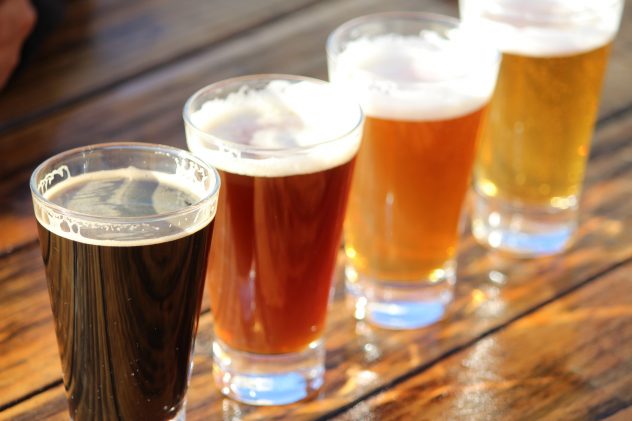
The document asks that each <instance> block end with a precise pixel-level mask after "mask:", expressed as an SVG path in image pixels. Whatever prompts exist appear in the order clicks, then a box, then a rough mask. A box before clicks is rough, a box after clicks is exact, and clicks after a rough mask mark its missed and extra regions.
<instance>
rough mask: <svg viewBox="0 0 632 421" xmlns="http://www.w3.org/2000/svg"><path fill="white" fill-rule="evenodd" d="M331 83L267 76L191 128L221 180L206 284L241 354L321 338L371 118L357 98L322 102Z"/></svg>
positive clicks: (212, 103)
mask: <svg viewBox="0 0 632 421" xmlns="http://www.w3.org/2000/svg"><path fill="white" fill-rule="evenodd" d="M249 80H255V79H245V80H244V84H246V83H248V81H249ZM234 83H239V81H238V80H237V81H236V82H234ZM329 89H330V88H329V87H328V85H326V84H324V83H322V85H321V83H318V84H316V83H315V82H313V81H310V80H307V81H303V82H299V83H294V82H292V83H288V82H286V81H282V80H278V81H274V80H273V81H267V82H266V85H262V86H259V88H258V89H246V88H245V87H244V89H242V90H241V91H237V92H234V93H232V94H230V95H228V96H227V97H225V98H219V99H212V100H209V101H208V102H207V103H206V104H204V105H203V106H202V108H201V109H200V110H199V111H197V112H195V113H193V115H192V116H191V120H192V123H193V125H194V126H195V127H194V126H193V125H188V126H187V130H188V132H187V139H188V144H189V149H190V150H191V151H192V152H194V153H195V154H196V155H198V156H200V157H202V158H204V159H205V160H207V162H209V163H210V164H211V165H213V166H216V167H217V168H218V169H219V172H220V175H221V179H222V191H221V193H220V203H219V209H218V213H217V225H216V229H215V236H214V240H213V247H212V248H211V255H210V262H209V264H210V271H209V275H208V283H207V285H208V291H209V295H210V297H211V308H212V311H213V316H214V322H215V325H214V330H215V335H216V337H217V338H218V339H219V340H221V341H222V342H223V343H224V344H226V345H228V346H229V347H230V348H232V349H234V350H239V351H246V352H249V353H255V354H287V353H294V352H299V351H302V350H304V349H306V347H307V346H308V345H309V344H310V343H312V342H314V341H316V340H317V339H319V338H320V337H321V336H322V332H323V327H324V323H325V316H326V311H327V303H328V299H329V295H330V289H331V282H332V275H333V271H334V265H335V263H336V256H337V254H338V249H339V245H340V240H341V232H342V224H343V219H344V210H345V208H346V203H347V195H348V191H349V187H350V184H351V175H352V171H353V167H354V162H355V159H354V157H355V154H356V151H357V148H358V144H359V140H360V139H359V135H360V132H359V126H360V121H361V113H360V112H359V108H358V107H357V105H356V106H355V107H354V108H353V110H354V114H353V115H348V114H349V112H348V111H345V110H344V108H342V111H341V112H337V107H338V105H337V104H335V103H332V104H325V105H323V104H322V103H321V102H320V101H322V97H323V95H322V92H323V90H324V92H327V91H328V90H329ZM325 97H327V95H325ZM314 110H325V111H319V112H317V113H315V112H314ZM345 127H346V128H345ZM354 129H356V130H354ZM350 131H351V132H352V133H350V134H349V132H350ZM334 133H343V134H344V136H342V137H340V138H335V137H331V136H333V134H334ZM326 140H331V141H330V142H324V141H326ZM222 148H223V149H224V150H222ZM240 399H243V398H240Z"/></svg>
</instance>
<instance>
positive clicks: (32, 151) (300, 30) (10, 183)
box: [0, 0, 632, 254]
mask: <svg viewBox="0 0 632 421" xmlns="http://www.w3.org/2000/svg"><path fill="white" fill-rule="evenodd" d="M254 3H258V2H254ZM393 9H402V10H431V11H434V12H437V13H444V14H451V15H456V14H457V8H456V2H454V1H442V0H425V1H419V0H417V1H415V0H394V1H391V2H382V1H379V0H349V1H344V2H343V1H340V2H336V4H335V6H334V5H333V4H330V3H323V4H318V5H315V6H312V7H310V8H309V10H304V11H301V12H298V13H296V14H292V15H289V16H288V17H286V18H284V19H281V20H280V21H278V22H276V23H275V24H274V25H268V26H262V27H260V28H257V29H256V30H253V31H249V32H248V33H247V34H245V35H243V36H239V37H234V38H232V39H230V40H227V41H226V42H223V43H221V44H219V45H217V46H216V47H214V48H210V49H208V50H207V51H204V52H203V53H201V54H199V55H195V56H193V57H189V58H187V59H183V60H181V61H178V62H177V63H174V64H172V65H169V66H166V67H164V68H160V69H158V70H157V71H155V72H151V73H149V74H147V75H146V76H145V77H143V78H140V79H134V80H131V81H129V82H128V83H123V84H121V85H120V86H115V87H113V88H112V89H110V90H108V92H107V93H105V94H103V95H98V96H97V97H95V98H93V99H90V100H89V101H86V102H84V103H80V104H75V105H73V106H69V107H65V108H64V109H63V110H60V111H58V112H55V113H53V114H51V115H50V116H48V117H46V118H42V119H41V120H39V121H38V122H37V123H35V124H33V125H29V126H26V127H22V128H20V129H19V130H14V131H11V132H9V133H6V134H4V135H0V160H1V162H2V165H0V226H5V225H6V226H10V227H12V235H4V236H3V237H2V239H0V254H2V253H6V252H9V251H10V250H12V249H14V248H16V247H19V246H20V245H22V244H24V243H28V242H29V241H34V240H35V229H34V227H35V226H34V225H33V223H32V210H31V207H30V203H29V201H30V196H29V192H28V188H27V182H28V177H29V176H30V173H31V172H32V170H33V169H34V168H35V166H36V165H37V163H39V162H41V161H42V160H44V159H45V158H47V157H49V156H51V155H53V154H54V153H57V152H60V151H62V150H66V149H69V148H72V147H77V146H81V145H86V144H91V143H97V142H103V141H110V140H116V139H137V140H143V141H148V142H156V143H164V144H170V145H174V146H179V147H186V145H185V142H184V136H183V128H182V122H181V109H182V106H183V104H184V101H185V100H186V98H187V97H188V96H189V95H190V94H191V93H193V92H194V91H195V90H196V89H197V88H199V87H201V86H204V85H205V84H207V83H210V82H213V81H217V80H221V79H224V78H227V77H231V76H237V75H243V74H250V73H265V72H277V73H278V72H281V73H295V74H305V75H309V76H315V77H320V78H325V77H326V63H325V54H324V45H325V40H326V37H327V35H328V34H329V32H330V31H331V30H333V29H334V28H335V27H336V26H337V25H339V24H340V23H342V22H344V21H345V20H347V19H349V18H352V17H354V16H358V15H362V14H367V13H371V12H377V11H384V10H393ZM625 22H632V8H627V9H626V16H625V19H624V23H625ZM628 39H629V40H630V41H628ZM628 45H632V25H625V24H624V25H623V26H622V31H621V36H620V37H619V38H618V39H617V41H616V43H615V47H614V51H613V55H612V60H611V66H610V69H609V73H608V76H607V78H606V87H605V91H604V97H603V101H602V107H601V110H602V114H603V115H609V114H611V113H613V112H615V111H616V110H619V109H621V108H622V107H625V106H627V105H630V104H632V84H630V83H628V78H627V71H628V70H627V69H629V68H630V67H631V66H632V48H627V47H628ZM9 157H10V158H9Z"/></svg>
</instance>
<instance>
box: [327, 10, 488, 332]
mask: <svg viewBox="0 0 632 421" xmlns="http://www.w3.org/2000/svg"><path fill="white" fill-rule="evenodd" d="M378 28H379V29H378ZM328 53H329V72H330V78H331V80H332V82H333V83H334V84H336V85H337V86H340V87H341V88H342V89H348V90H350V91H351V92H352V93H353V94H354V95H355V97H356V98H358V99H359V100H360V103H361V105H362V107H363V109H364V111H365V113H366V120H365V124H364V131H363V138H362V144H361V146H360V151H359V153H358V157H357V160H356V171H355V173H354V177H353V182H352V186H351V194H350V198H349V207H348V211H347V215H346V218H345V229H344V237H345V252H346V255H347V258H348V259H347V260H348V262H347V267H346V274H347V289H348V290H349V291H350V292H351V294H352V295H353V296H356V297H358V299H357V300H356V316H357V317H364V316H366V317H367V318H368V319H369V320H370V321H372V322H373V323H375V324H378V325H381V326H383V327H389V328H397V329H403V328H413V327H418V326H422V325H424V324H428V323H431V322H433V321H435V320H437V319H438V318H439V317H441V315H442V314H443V310H444V306H445V305H446V304H447V302H449V301H450V299H451V296H452V289H451V288H452V285H453V283H454V273H455V270H454V269H455V254H456V248H457V244H458V238H459V226H460V219H461V210H462V207H463V203H464V200H465V195H466V192H467V190H468V187H469V180H470V173H471V170H472V165H473V162H474V157H475V151H476V144H477V138H478V134H479V127H480V124H481V121H483V120H484V118H485V115H486V110H487V104H488V102H489V100H490V97H491V95H492V92H493V89H494V84H495V81H496V74H497V70H498V62H499V55H498V53H497V52H496V51H494V50H493V49H491V48H490V47H487V46H486V45H485V44H483V43H480V42H477V40H476V38H475V37H474V36H472V34H470V33H467V32H464V31H462V30H461V27H460V26H459V22H458V21H457V20H455V19H451V18H445V17H440V16H436V15H426V14H420V13H385V14H381V15H372V16H366V17H364V18H358V19H356V20H353V21H350V22H348V23H346V24H344V25H343V26H341V27H340V28H338V30H336V31H335V32H334V33H333V34H332V35H331V36H330V39H329V44H328ZM363 305H364V306H365V307H366V311H364V310H362V308H361V306H363ZM365 313H366V314H365Z"/></svg>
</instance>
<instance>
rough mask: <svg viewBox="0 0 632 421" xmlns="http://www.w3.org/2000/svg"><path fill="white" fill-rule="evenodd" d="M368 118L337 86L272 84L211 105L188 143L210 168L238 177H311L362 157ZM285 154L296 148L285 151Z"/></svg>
mask: <svg viewBox="0 0 632 421" xmlns="http://www.w3.org/2000/svg"><path fill="white" fill-rule="evenodd" d="M361 118H362V113H361V110H360V108H359V106H358V105H357V104H356V103H355V102H354V101H353V100H352V99H351V98H350V97H348V96H346V95H344V94H343V93H341V92H340V91H338V90H336V89H333V88H332V87H331V85H329V84H325V83H316V82H309V81H301V82H298V83H290V82H287V81H283V80H275V81H271V82H270V83H269V84H268V85H267V86H266V87H265V88H264V89H261V90H252V89H246V88H242V89H241V90H239V91H238V92H234V93H231V94H229V95H228V96H227V97H226V98H225V99H216V100H210V101H207V102H206V103H204V104H203V105H202V106H201V107H200V109H199V110H197V111H195V112H193V113H191V115H190V120H191V123H193V125H194V126H195V127H191V126H190V125H189V124H187V125H186V133H187V144H188V146H189V149H190V150H191V152H193V153H194V154H196V155H198V156H199V157H201V158H203V159H204V160H206V161H207V162H208V163H209V164H210V165H212V166H214V167H216V168H218V169H221V170H224V171H227V172H230V173H235V174H242V175H249V176H259V177H278V176H288V175H296V174H309V173H314V172H318V171H322V170H325V169H329V168H333V167H336V166H339V165H342V164H344V163H346V162H349V161H350V160H351V159H352V158H353V157H354V156H355V154H356V152H357V150H358V147H359V144H360V135H361V129H360V128H359V126H360V125H359V123H360V120H361ZM282 149H293V150H292V151H282Z"/></svg>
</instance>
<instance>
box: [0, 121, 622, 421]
mask: <svg viewBox="0 0 632 421" xmlns="http://www.w3.org/2000/svg"><path fill="white" fill-rule="evenodd" d="M630 133H632V114H630V115H629V116H628V118H626V119H625V120H622V121H617V122H612V123H611V124H610V125H608V126H605V127H603V128H602V130H601V132H600V141H601V142H600V147H601V148H608V149H610V150H611V151H616V153H602V154H597V155H596V158H595V160H594V162H593V165H592V166H591V167H590V169H589V177H588V178H589V180H590V183H589V186H588V188H587V190H586V193H585V195H584V200H583V203H582V205H583V206H584V208H583V209H584V215H585V216H584V223H583V224H582V226H581V229H580V232H579V236H578V240H577V243H576V244H575V245H574V246H573V247H572V248H571V249H570V250H569V251H568V252H566V253H564V254H563V255H561V256H557V257H549V258H543V259H538V260H520V259H510V258H507V257H504V256H502V255H499V254H497V253H487V252H486V251H485V250H484V249H482V248H481V247H479V246H477V245H476V244H474V242H473V240H472V239H471V237H470V236H469V235H468V236H466V237H465V240H464V242H463V246H462V253H461V255H460V257H459V264H460V268H459V279H460V282H459V284H458V297H457V300H456V301H455V303H454V305H453V306H452V310H451V314H450V315H449V317H448V318H447V319H446V320H445V321H443V322H441V323H438V324H436V325H434V326H430V327H428V328H425V329H420V330H416V331H408V332H389V331H384V330H380V329H374V328H371V327H370V326H367V325H366V324H364V323H356V322H354V320H353V319H352V317H351V309H350V308H349V307H348V305H347V303H345V301H344V295H343V294H342V292H341V291H340V288H339V290H338V294H337V295H336V299H335V300H334V304H333V308H332V309H331V310H330V312H329V321H328V331H327V337H326V344H327V352H328V353H327V369H328V371H327V374H326V384H325V386H324V388H323V391H322V393H321V394H320V396H319V398H318V399H317V400H314V401H311V402H304V403H301V404H297V405H290V406H287V407H277V408H253V407H248V406H245V405H240V404H237V403H235V402H232V401H230V400H226V399H223V398H222V397H220V396H219V394H218V393H217V392H216V391H215V390H214V389H213V386H212V380H211V376H210V368H207V369H204V366H201V368H200V369H199V371H197V372H196V375H195V376H194V379H195V383H194V384H193V386H192V387H191V390H190V397H189V402H190V407H189V413H190V415H189V418H190V419H201V418H208V417H209V416H210V417H212V418H213V417H220V416H224V415H226V416H228V415H230V414H233V415H236V414H238V413H239V414H241V415H243V416H246V417H247V418H258V417H267V418H273V419H274V418H278V419H281V418H284V417H291V418H292V419H311V418H315V417H320V416H325V415H327V414H328V413H330V412H331V411H336V410H337V409H338V408H340V407H344V406H346V405H349V404H352V403H354V402H357V401H360V400H362V399H363V398H364V396H366V395H370V394H372V393H374V391H376V390H380V389H381V388H383V387H385V386H386V385H389V384H391V383H392V382H398V381H399V379H400V377H401V376H405V375H407V373H410V372H411V371H414V370H419V369H420V368H424V367H430V366H432V365H433V364H436V363H437V361H440V360H441V359H443V358H445V356H446V355H449V354H451V353H453V352H455V350H458V349H461V348H463V347H468V346H471V345H472V344H474V343H475V342H476V341H477V340H478V339H479V338H480V337H481V336H484V335H487V334H488V333H489V332H490V331H494V330H498V329H502V328H505V329H508V328H509V327H505V326H511V325H512V323H514V322H515V320H518V319H520V318H521V317H522V316H523V315H524V314H527V313H529V312H531V311H532V310H533V309H534V308H537V307H539V306H542V305H544V304H546V303H548V302H550V301H553V300H555V299H556V298H557V297H558V296H560V295H564V294H566V293H567V292H568V291H572V290H573V289H576V288H579V287H581V286H582V285H584V284H589V283H590V282H597V281H594V280H595V279H596V278H598V277H599V276H601V275H602V274H603V273H605V272H607V271H609V270H610V269H611V268H612V267H613V265H617V264H618V262H622V261H625V260H626V259H627V260H629V259H632V230H629V229H626V227H630V226H632V185H630V183H628V180H629V179H630V177H632V142H629V140H630V137H631V135H630ZM26 252H27V250H22V251H20V252H19V253H16V254H23V253H24V254H26ZM31 253H32V254H33V259H34V258H35V256H34V254H35V251H32V252H31ZM11 258H16V257H14V256H11ZM24 260H29V259H27V258H25V259H24ZM32 276H34V277H36V278H39V281H38V282H40V283H42V282H43V279H44V278H43V273H41V270H39V269H38V270H36V271H35V272H34V273H33V275H32ZM340 278H341V276H340V274H339V276H338V278H337V279H338V284H339V286H340ZM31 282H35V281H31ZM494 282H500V283H502V284H503V285H502V287H501V286H499V285H496V284H494ZM0 291H2V289H0ZM36 294H39V295H40V297H39V298H37V300H40V304H39V306H44V304H43V303H42V302H45V300H46V297H41V295H43V294H45V292H44V291H42V290H38V291H36ZM24 300H25V301H29V300H31V301H32V300H33V299H29V298H27V297H25V298H24ZM5 301H8V299H6V298H3V297H2V296H1V295H0V303H2V302H5ZM1 309H2V306H0V312H1V311H2V310H1ZM42 317H44V316H42ZM0 320H1V317H0ZM20 320H21V322H20V321H16V322H15V323H17V324H16V325H15V329H17V330H18V331H20V332H23V333H21V334H20V336H21V335H30V336H32V337H38V336H40V337H42V338H43V339H41V340H42V342H45V341H48V346H50V347H51V348H53V349H54V339H53V338H52V333H51V332H50V331H49V332H48V333H45V329H50V328H49V327H47V326H45V325H31V324H30V319H29V318H25V319H20ZM210 329H211V314H210V313H206V314H205V315H203V316H202V318H201V324H200V346H199V347H198V352H201V353H208V350H209V341H210ZM0 331H2V329H0ZM16 336H17V335H16ZM14 340H15V338H10V339H9V341H8V342H6V343H0V347H1V348H0V351H1V352H0V355H1V354H2V353H6V352H8V351H10V350H12V349H14V347H15V348H16V351H15V352H19V353H20V355H21V356H22V358H23V359H24V360H25V361H30V360H31V359H32V358H39V357H40V356H38V355H37V354H34V350H33V349H31V348H30V347H27V346H24V345H22V348H21V349H17V346H16V345H15V343H14V342H13V341H14ZM44 356H45V358H46V361H45V363H44V364H49V365H51V366H57V364H59V363H58V358H57V355H56V354H55V352H52V351H49V352H48V353H46V354H45V355H44ZM200 358H202V360H204V361H206V362H205V363H204V364H207V367H208V366H209V364H210V363H209V361H208V356H201V357H200ZM205 358H206V359H205ZM1 362H2V360H0V363H1ZM6 370H7V369H6V368H5V367H2V366H0V373H3V372H6ZM18 373H19V374H18ZM46 373H47V372H45V374H46ZM15 376H18V377H15ZM43 377H45V376H43V375H42V373H40V372H37V371H32V370H31V369H30V368H29V367H28V366H23V367H20V368H19V370H18V371H14V372H12V374H11V377H10V378H11V379H12V381H13V382H14V383H26V384H29V385H31V386H32V387H33V388H34V389H36V388H37V387H36V386H39V385H42V384H48V383H49V382H51V381H55V380H56V379H57V378H58V377H50V378H47V379H44V378H43ZM40 382H41V383H40ZM62 392H63V390H62V388H61V387H59V388H57V392H50V393H48V392H47V396H50V399H49V400H46V402H42V403H37V405H36V404H35V403H33V402H32V401H33V400H32V399H29V400H26V401H24V402H22V403H20V404H18V405H16V406H14V407H13V408H11V409H10V410H8V411H10V412H9V413H10V414H15V416H18V415H20V414H22V415H24V416H25V417H27V416H30V415H33V414H35V413H37V411H38V409H37V406H38V405H43V406H44V407H46V408H50V407H51V406H52V405H54V404H53V403H51V402H54V401H58V402H59V408H61V409H59V410H60V411H62V412H63V411H64V410H65V409H64V408H65V407H64V400H63V396H62V395H63V393H62ZM37 402H39V401H37ZM32 411H35V412H32ZM22 415H20V416H22Z"/></svg>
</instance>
